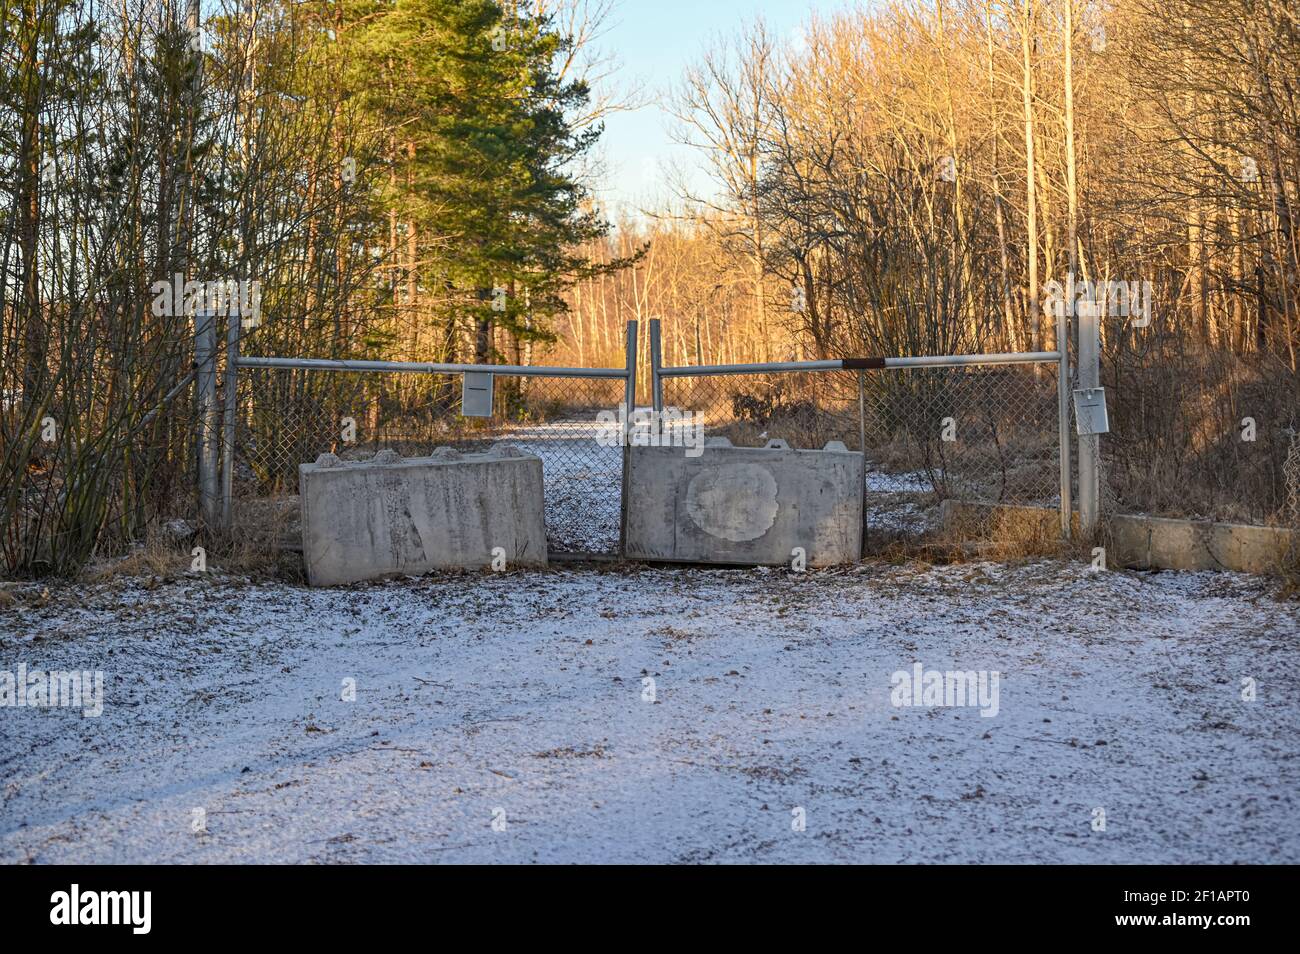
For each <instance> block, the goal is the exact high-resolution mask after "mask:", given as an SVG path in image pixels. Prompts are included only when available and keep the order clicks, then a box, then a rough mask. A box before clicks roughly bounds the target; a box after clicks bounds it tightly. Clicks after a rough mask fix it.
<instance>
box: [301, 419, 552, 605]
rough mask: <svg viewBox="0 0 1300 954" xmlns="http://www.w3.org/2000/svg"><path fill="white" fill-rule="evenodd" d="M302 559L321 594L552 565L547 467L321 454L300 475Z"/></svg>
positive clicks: (456, 455) (517, 457)
mask: <svg viewBox="0 0 1300 954" xmlns="http://www.w3.org/2000/svg"><path fill="white" fill-rule="evenodd" d="M298 487H299V496H300V499H301V505H302V553H303V560H304V562H305V563H306V565H307V579H308V582H310V583H311V585H312V586H332V585H335V584H338V583H352V582H355V581H357V580H367V579H375V578H377V577H382V576H387V575H390V574H398V573H400V574H417V573H425V572H428V571H429V570H433V569H439V568H449V567H481V566H488V565H490V564H491V563H492V558H493V552H492V551H493V549H494V548H497V547H500V548H501V549H502V550H503V551H504V557H505V561H506V565H507V566H511V567H513V566H521V565H523V566H545V565H546V526H545V522H544V507H543V502H542V462H541V460H540V458H538V457H536V456H534V455H531V454H525V453H523V452H522V451H520V450H518V449H517V448H514V447H509V446H503V445H498V446H496V447H494V448H492V450H491V451H488V452H487V453H476V454H462V453H461V452H459V451H456V450H454V449H453V448H450V447H440V448H438V449H437V450H435V451H434V452H433V454H431V455H430V456H429V457H409V458H402V457H400V456H398V455H397V454H396V453H394V452H392V451H380V452H379V453H378V454H376V455H375V456H374V457H373V458H371V459H370V460H365V461H342V460H340V459H339V458H338V457H336V456H335V455H333V454H322V455H321V456H320V457H319V458H318V459H317V461H316V463H314V464H301V465H299V467H298Z"/></svg>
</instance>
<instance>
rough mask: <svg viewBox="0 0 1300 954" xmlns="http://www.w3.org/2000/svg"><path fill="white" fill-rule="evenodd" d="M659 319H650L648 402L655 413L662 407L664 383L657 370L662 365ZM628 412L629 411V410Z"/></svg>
mask: <svg viewBox="0 0 1300 954" xmlns="http://www.w3.org/2000/svg"><path fill="white" fill-rule="evenodd" d="M659 348H660V338H659V319H658V318H651V319H650V402H651V407H653V408H654V410H655V413H656V414H658V413H659V412H660V411H662V410H663V409H664V384H663V379H662V378H660V377H659V370H660V368H662V367H663V354H662V352H661V351H660V350H659ZM628 413H631V412H630V411H629V412H628Z"/></svg>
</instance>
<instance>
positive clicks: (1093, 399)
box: [1074, 388, 1110, 436]
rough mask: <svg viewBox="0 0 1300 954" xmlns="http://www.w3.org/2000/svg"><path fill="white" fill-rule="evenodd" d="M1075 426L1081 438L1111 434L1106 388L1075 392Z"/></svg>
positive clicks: (1085, 389) (1080, 389)
mask: <svg viewBox="0 0 1300 954" xmlns="http://www.w3.org/2000/svg"><path fill="white" fill-rule="evenodd" d="M1074 426H1075V429H1076V430H1077V431H1078V432H1079V434H1080V436H1087V435H1090V434H1108V433H1110V418H1109V417H1108V416H1107V415H1106V389H1105V388H1079V389H1078V390H1076V391H1075V392H1074Z"/></svg>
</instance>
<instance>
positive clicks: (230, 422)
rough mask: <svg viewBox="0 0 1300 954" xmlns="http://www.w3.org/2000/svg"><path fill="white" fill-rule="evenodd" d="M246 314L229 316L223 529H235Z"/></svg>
mask: <svg viewBox="0 0 1300 954" xmlns="http://www.w3.org/2000/svg"><path fill="white" fill-rule="evenodd" d="M243 320H244V316H243V313H242V312H241V311H240V310H239V309H236V308H234V307H232V308H230V309H228V314H227V315H226V374H225V388H226V393H225V394H224V395H223V396H224V398H225V408H224V410H223V413H222V420H221V528H222V529H223V530H230V529H231V528H232V527H233V526H234V504H233V501H232V499H231V498H232V490H233V487H234V474H235V411H236V407H237V401H238V392H239V333H240V331H241V329H242V323H243Z"/></svg>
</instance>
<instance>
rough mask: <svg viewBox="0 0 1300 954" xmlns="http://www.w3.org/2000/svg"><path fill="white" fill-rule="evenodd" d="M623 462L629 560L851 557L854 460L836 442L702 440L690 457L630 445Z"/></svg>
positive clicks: (857, 460)
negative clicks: (793, 444)
mask: <svg viewBox="0 0 1300 954" xmlns="http://www.w3.org/2000/svg"><path fill="white" fill-rule="evenodd" d="M781 443H784V442H781ZM629 460H630V467H629V477H628V499H627V507H628V516H627V537H626V540H625V552H626V554H627V556H628V557H629V558H632V559H643V560H672V561H681V562H691V563H724V564H739V565H755V564H760V565H769V566H778V565H789V563H790V561H791V559H792V551H793V550H794V548H795V547H802V548H803V550H804V551H805V553H806V560H807V565H808V566H830V565H832V564H836V563H847V562H852V561H855V560H857V559H858V557H859V556H860V554H861V551H862V488H863V479H864V460H863V456H862V454H860V453H858V452H856V451H846V450H844V449H843V445H841V446H840V447H839V448H830V449H827V450H793V449H791V448H789V447H784V446H768V447H732V446H731V445H730V443H729V442H726V441H719V440H709V441H707V442H706V443H705V446H704V453H702V454H701V455H699V456H698V457H687V456H686V455H685V453H684V452H683V450H682V449H681V448H679V447H676V448H675V447H634V448H632V450H631V454H630V457H629Z"/></svg>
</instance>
